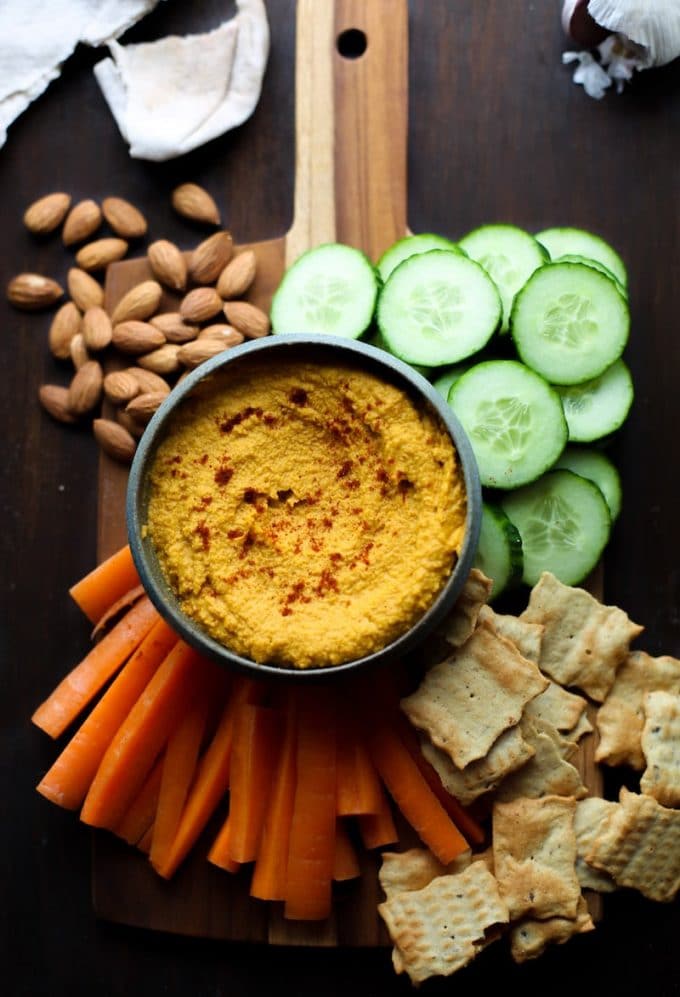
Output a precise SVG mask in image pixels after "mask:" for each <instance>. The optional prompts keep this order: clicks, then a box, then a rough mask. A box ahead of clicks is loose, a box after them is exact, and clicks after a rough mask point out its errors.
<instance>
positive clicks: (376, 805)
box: [337, 720, 381, 817]
mask: <svg viewBox="0 0 680 997" xmlns="http://www.w3.org/2000/svg"><path fill="white" fill-rule="evenodd" d="M337 778H338V786H337V813H338V816H339V817H349V816H354V815H357V814H371V813H377V812H378V810H379V809H380V804H381V799H380V797H381V791H380V780H379V779H378V775H377V772H376V771H375V768H374V766H373V763H372V762H371V759H370V757H369V754H368V751H367V750H366V747H365V745H364V744H363V743H362V742H361V740H360V738H359V735H358V733H357V730H356V727H355V725H354V724H352V723H351V722H350V721H349V720H348V721H343V722H342V723H341V726H340V730H339V731H338V757H337Z"/></svg>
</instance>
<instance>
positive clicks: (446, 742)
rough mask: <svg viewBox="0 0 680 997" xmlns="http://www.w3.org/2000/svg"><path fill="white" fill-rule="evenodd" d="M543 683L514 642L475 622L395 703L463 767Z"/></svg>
mask: <svg viewBox="0 0 680 997" xmlns="http://www.w3.org/2000/svg"><path fill="white" fill-rule="evenodd" d="M547 684H548V682H547V679H545V678H544V677H543V676H542V675H541V673H540V672H539V670H538V668H537V667H536V665H534V664H532V663H531V662H530V661H527V659H526V658H523V657H522V655H521V654H520V653H519V651H518V650H517V648H516V647H515V646H514V644H511V643H510V641H508V640H506V639H505V638H504V637H499V636H498V635H497V634H496V633H495V631H494V630H493V629H492V628H491V627H490V626H489V624H488V623H481V624H480V625H479V626H478V627H477V628H476V630H475V632H474V634H473V635H472V637H470V639H469V640H468V641H467V642H466V643H465V644H464V646H463V647H461V648H459V649H458V650H457V651H454V653H453V654H452V655H451V657H449V658H447V659H446V661H442V662H441V663H440V664H438V665H435V666H434V668H431V669H430V670H429V671H428V672H427V674H426V675H425V678H424V679H423V681H422V682H421V684H420V686H419V687H418V689H416V691H415V692H414V693H413V694H412V695H411V696H408V697H407V698H406V699H404V700H402V704H401V705H402V709H403V710H404V712H405V713H406V715H407V716H408V717H409V719H410V720H411V722H412V723H413V724H414V725H415V726H416V727H418V728H419V729H420V730H424V731H426V733H427V734H428V735H429V737H430V740H431V741H432V743H433V744H435V745H436V746H437V747H438V748H441V749H442V750H443V751H445V752H446V753H447V754H448V755H449V757H450V758H451V760H452V761H453V763H454V764H455V765H456V766H457V767H458V768H460V769H463V768H465V766H466V765H469V764H470V762H474V761H476V760H477V759H478V758H483V757H484V755H486V753H487V752H488V750H489V748H490V747H491V746H492V744H493V743H494V741H496V739H497V738H498V737H499V736H500V735H501V734H502V733H503V731H504V730H507V728H508V727H514V726H515V724H517V723H518V722H519V719H520V717H521V715H522V711H523V709H524V706H525V705H526V703H528V702H529V700H531V699H533V698H534V696H537V695H538V694H539V693H540V692H542V691H543V690H544V689H545V688H546V687H547Z"/></svg>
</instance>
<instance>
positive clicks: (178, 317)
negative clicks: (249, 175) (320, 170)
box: [7, 183, 270, 462]
mask: <svg viewBox="0 0 680 997" xmlns="http://www.w3.org/2000/svg"><path fill="white" fill-rule="evenodd" d="M172 206H173V208H174V209H175V210H176V211H177V212H178V213H179V214H181V215H183V216H184V217H186V218H189V219H191V220H192V221H194V222H201V223H204V224H206V225H210V226H217V225H220V222H221V220H220V213H219V210H218V208H217V205H216V204H215V201H214V200H213V198H212V197H211V196H210V194H209V193H208V192H207V191H205V190H204V189H203V188H202V187H199V186H197V185H196V184H190V183H187V184H182V185H181V186H180V187H177V188H176V189H175V190H174V191H173V193H172ZM104 220H105V221H106V222H107V223H108V225H109V227H110V229H111V230H112V232H113V233H114V235H113V236H110V237H104V238H98V239H93V238H92V237H93V236H94V235H95V234H96V233H97V232H98V230H99V228H100V226H101V225H102V222H103V221H104ZM24 223H25V225H26V227H27V228H28V229H29V230H30V231H31V232H33V233H34V234H36V235H40V236H44V235H48V234H49V233H52V232H56V231H57V230H58V229H59V228H61V234H62V241H63V243H64V246H66V247H67V248H71V247H78V246H79V247H80V248H78V249H77V251H76V256H75V263H76V264H77V265H76V266H73V267H72V268H71V269H70V270H69V272H68V277H67V286H68V293H69V296H70V300H69V301H66V302H65V303H64V304H62V305H61V306H60V307H59V308H58V309H57V311H56V312H55V314H54V316H53V318H52V322H51V324H50V328H49V334H48V343H49V348H50V351H51V352H52V354H53V356H54V357H56V358H57V359H59V360H67V361H70V362H71V363H72V364H73V367H74V368H75V373H74V374H73V377H72V379H71V382H70V384H69V385H68V387H62V386H59V385H56V384H44V385H43V386H42V387H41V388H40V391H39V398H40V402H41V404H42V406H43V408H45V410H46V411H47V412H49V414H50V415H51V416H52V417H53V418H55V419H57V420H58V421H59V422H63V423H75V422H78V421H80V420H82V419H85V418H91V417H92V416H94V417H95V418H94V419H93V423H92V426H93V432H94V435H95V437H96V439H97V441H98V443H99V445H100V446H101V447H102V449H103V450H104V451H105V452H106V453H108V454H109V455H110V456H112V457H114V458H115V459H117V460H120V461H123V462H128V461H130V460H131V459H132V456H133V455H134V452H135V449H136V445H137V440H138V439H139V437H140V436H141V435H142V433H143V431H144V427H145V425H146V423H147V422H148V421H149V419H150V418H151V416H152V415H153V413H154V412H155V411H156V409H157V408H158V406H159V405H160V404H161V402H162V401H163V399H164V398H165V396H166V395H167V394H168V393H169V391H170V390H171V387H172V386H173V384H174V383H176V381H177V380H180V379H181V378H182V377H183V376H184V375H185V374H186V373H187V372H188V371H189V370H192V369H194V368H195V367H198V366H199V365H200V364H201V363H203V362H204V361H205V360H208V359H210V358H211V357H213V356H215V355H216V354H218V353H221V352H222V351H223V350H226V349H229V348H230V347H232V346H236V345H238V344H239V343H242V342H243V341H244V339H254V338H259V337H261V336H266V335H267V334H268V332H269V330H270V323H269V316H268V315H267V314H266V312H264V311H262V310H261V309H260V308H258V307H257V306H256V305H254V304H252V303H251V302H250V301H247V300H245V295H246V294H247V292H248V290H249V289H250V287H251V285H252V283H253V281H254V279H255V274H256V266H257V261H256V259H255V254H254V253H253V252H252V251H251V250H243V251H241V252H238V253H236V254H234V246H233V241H232V237H231V235H230V233H229V232H226V231H224V230H219V231H217V232H215V233H213V234H212V235H210V236H209V237H208V238H206V239H205V240H203V241H202V242H201V243H200V244H199V245H198V246H196V247H195V248H194V249H193V251H192V252H190V253H183V252H182V251H181V250H180V249H179V248H178V247H177V246H176V245H175V244H174V243H172V242H169V241H168V240H166V239H159V240H156V241H155V242H152V243H150V244H149V246H148V248H147V261H148V264H149V267H150V269H151V272H152V274H153V276H154V278H155V279H153V280H145V281H143V282H142V283H140V284H138V285H137V286H136V287H133V288H132V289H131V290H129V291H128V292H127V294H125V295H124V296H123V297H122V298H121V300H120V301H119V302H118V303H117V304H116V306H115V308H114V309H113V311H112V313H111V314H109V313H108V312H107V311H106V310H105V309H104V288H103V287H102V285H101V284H100V283H99V281H98V280H96V279H95V277H94V276H92V274H93V273H96V272H99V271H105V269H106V267H107V266H108V265H109V263H113V262H116V261H118V260H121V259H123V257H124V256H125V255H126V254H127V252H128V249H129V243H130V241H131V240H134V239H140V238H142V237H143V236H145V235H146V232H147V227H148V226H147V222H146V219H145V218H144V215H143V214H142V213H141V211H139V210H138V209H137V208H136V207H135V206H134V205H133V204H131V203H130V202H129V201H126V200H123V199H122V198H119V197H108V198H105V199H104V201H103V202H102V204H101V206H100V205H98V204H97V203H96V202H95V201H93V200H90V199H86V200H83V201H80V202H79V203H78V204H76V205H75V206H73V207H71V198H70V196H69V195H68V194H65V193H53V194H48V195H46V196H45V197H42V198H40V200H38V201H36V202H35V203H33V204H31V205H30V207H29V208H28V209H27V210H26V212H25V214H24ZM168 292H169V293H170V294H171V295H174V296H179V295H181V296H182V297H181V300H180V301H179V304H178V305H177V306H176V310H174V311H169V310H168V309H167V308H165V307H164V298H165V296H166V294H167V293H168ZM63 296H64V289H63V288H62V287H61V286H60V285H59V284H58V283H57V281H55V280H53V279H51V278H50V277H45V276H42V275H40V274H34V273H21V274H18V275H17V276H16V277H14V278H13V279H12V280H11V281H10V282H9V284H8V287H7V297H8V299H9V301H10V302H11V303H12V304H13V305H14V306H15V307H17V308H21V309H23V310H27V311H38V310H43V309H46V308H51V307H52V306H53V305H55V304H57V303H58V302H59V301H60V300H61V299H62V298H63ZM126 362H127V363H128V364H129V366H125V365H124V364H125V363H126ZM103 399H106V400H108V402H110V403H111V404H112V406H113V408H114V412H113V417H112V418H98V417H97V415H98V412H99V408H100V405H101V403H102V400H103Z"/></svg>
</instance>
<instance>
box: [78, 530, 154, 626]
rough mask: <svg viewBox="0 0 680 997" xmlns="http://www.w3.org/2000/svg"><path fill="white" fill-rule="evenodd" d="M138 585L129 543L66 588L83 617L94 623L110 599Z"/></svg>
mask: <svg viewBox="0 0 680 997" xmlns="http://www.w3.org/2000/svg"><path fill="white" fill-rule="evenodd" d="M136 585H139V575H138V574H137V569H136V568H135V565H134V561H133V560H132V554H131V552H130V548H129V546H125V547H122V548H121V549H120V550H119V551H117V552H116V553H115V554H112V555H111V557H109V558H108V559H107V560H106V561H102V563H101V564H100V565H98V566H97V567H96V568H95V569H94V570H93V571H91V572H90V573H89V574H88V575H85V577H84V578H81V580H80V581H79V582H76V584H75V585H73V586H72V587H71V588H70V589H69V595H70V596H71V598H72V599H73V600H74V601H75V602H76V603H77V604H78V606H79V607H80V608H81V609H82V611H83V612H84V613H85V615H86V616H87V618H88V619H89V620H91V621H92V623H96V622H97V621H98V620H99V619H100V617H102V616H103V615H104V613H105V612H106V611H107V609H109V608H110V607H111V606H112V605H113V604H114V602H116V601H117V600H118V599H120V598H121V596H124V595H125V593H126V592H129V591H130V589H133V588H135V586H136Z"/></svg>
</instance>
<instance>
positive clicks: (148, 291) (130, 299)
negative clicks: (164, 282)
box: [111, 280, 163, 325]
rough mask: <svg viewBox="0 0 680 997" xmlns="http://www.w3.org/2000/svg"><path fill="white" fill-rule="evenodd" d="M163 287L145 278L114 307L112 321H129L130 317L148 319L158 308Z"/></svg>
mask: <svg viewBox="0 0 680 997" xmlns="http://www.w3.org/2000/svg"><path fill="white" fill-rule="evenodd" d="M162 294H163V289H162V287H161V285H160V284H159V283H158V282H157V281H155V280H144V281H142V283H141V284H137V286H136V287H133V288H131V289H130V290H129V291H128V292H127V294H124V295H123V297H122V298H121V299H120V301H119V302H118V304H117V305H116V307H115V308H114V309H113V315H112V316H111V321H112V322H113V324H114V325H118V323H119V322H129V321H130V319H147V318H150V316H151V315H153V314H154V312H156V311H157V310H158V306H159V304H160V302H161V295H162Z"/></svg>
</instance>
